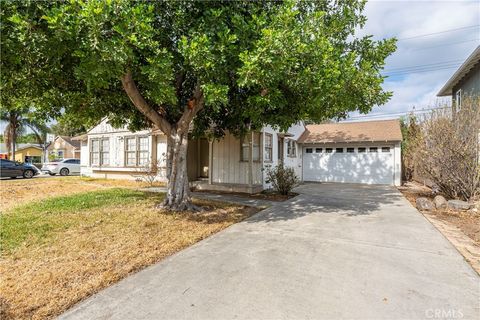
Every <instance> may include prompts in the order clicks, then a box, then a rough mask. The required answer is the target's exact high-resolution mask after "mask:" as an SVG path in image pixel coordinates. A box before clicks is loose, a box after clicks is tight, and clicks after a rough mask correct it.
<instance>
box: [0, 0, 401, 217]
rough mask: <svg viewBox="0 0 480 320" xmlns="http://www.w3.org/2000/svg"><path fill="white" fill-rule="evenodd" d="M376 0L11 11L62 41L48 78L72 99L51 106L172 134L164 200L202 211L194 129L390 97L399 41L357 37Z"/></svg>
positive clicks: (83, 4)
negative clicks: (190, 169)
mask: <svg viewBox="0 0 480 320" xmlns="http://www.w3.org/2000/svg"><path fill="white" fill-rule="evenodd" d="M364 4H365V3H364V2H363V1H358V0H345V1H334V2H331V1H312V2H304V1H299V2H292V1H286V2H281V1H275V2H274V1H155V2H141V1H122V0H111V1H105V0H91V1H75V0H72V1H68V2H52V3H50V4H49V6H48V8H47V7H46V6H43V7H42V8H41V9H42V11H43V12H42V14H41V15H38V14H37V15H36V16H35V13H33V14H32V13H31V11H28V10H26V9H25V8H29V7H32V6H33V7H36V8H38V4H36V3H35V2H30V3H28V2H27V3H26V4H23V3H22V4H20V3H13V4H11V5H13V6H16V7H17V9H16V10H14V12H15V11H16V12H17V13H15V14H14V18H13V19H12V18H11V17H2V20H5V21H8V22H9V26H10V27H11V28H12V29H13V30H14V31H15V32H20V33H27V34H28V32H32V31H29V30H26V29H25V28H24V29H21V27H22V25H23V24H34V25H35V26H36V28H37V29H36V30H41V31H38V32H43V33H44V34H45V35H47V36H46V39H48V41H50V42H53V48H54V49H52V48H42V49H41V50H40V51H41V56H43V55H44V56H45V60H46V61H47V62H45V63H46V64H51V66H50V67H49V68H50V72H51V73H52V75H51V76H47V79H46V82H47V83H50V84H52V88H54V89H55V90H59V91H60V92H61V94H60V97H61V99H60V98H58V97H57V98H56V99H60V100H61V101H62V103H61V105H60V104H59V103H58V101H57V103H51V104H48V106H47V107H45V106H44V105H45V104H42V108H45V109H46V110H47V111H48V113H49V114H55V113H58V112H60V110H61V111H62V112H65V113H72V114H75V115H76V116H77V117H78V118H82V119H85V120H87V119H92V118H100V117H104V116H108V118H109V119H110V121H111V122H112V123H113V124H114V125H121V124H122V125H123V124H127V125H128V126H129V127H130V128H131V129H133V130H135V129H140V128H144V127H156V128H159V129H160V130H161V131H162V132H163V133H165V135H166V136H167V141H168V152H167V162H168V163H167V167H168V172H167V176H168V188H167V189H168V192H167V195H166V198H165V201H164V203H163V205H164V206H165V207H167V208H170V209H173V210H184V209H191V208H192V204H191V200H190V195H189V194H190V193H189V187H188V178H187V170H186V166H187V164H186V153H187V144H188V139H189V136H192V135H193V136H195V135H200V134H205V132H208V133H209V134H210V135H211V136H214V137H220V136H222V135H223V134H224V133H225V132H226V131H227V130H228V131H230V132H233V133H234V134H238V135H241V134H243V133H245V132H246V131H248V130H256V129H258V128H260V127H262V126H263V125H265V124H270V125H272V126H275V127H279V128H281V129H286V128H287V127H289V126H290V125H291V124H293V123H295V122H297V121H299V120H302V119H308V120H311V121H323V120H326V119H330V118H336V117H342V116H345V114H346V113H347V112H349V111H355V110H359V111H360V112H364V113H365V112H368V111H369V110H370V109H371V107H372V106H374V105H381V104H383V103H385V102H386V101H387V100H388V98H389V97H390V93H388V92H384V91H383V90H382V87H381V84H382V82H383V77H382V76H381V74H380V71H381V70H382V68H383V65H384V60H385V58H386V57H387V56H388V55H389V54H391V53H392V52H393V51H394V50H395V44H394V40H382V41H374V40H372V38H371V37H369V36H367V37H356V36H355V31H356V30H357V29H359V28H361V27H362V26H363V25H364V23H365V17H364V16H363V15H362V10H363V8H364ZM18 12H20V13H18ZM2 22H3V21H2ZM19 30H20V31H19ZM36 30H34V31H33V32H37V31H36ZM12 41H13V40H12ZM59 74H63V77H58V75H59Z"/></svg>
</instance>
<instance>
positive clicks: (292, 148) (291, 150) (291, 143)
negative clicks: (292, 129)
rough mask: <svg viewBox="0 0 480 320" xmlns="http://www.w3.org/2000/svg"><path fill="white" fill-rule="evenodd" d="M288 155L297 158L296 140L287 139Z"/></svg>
mask: <svg viewBox="0 0 480 320" xmlns="http://www.w3.org/2000/svg"><path fill="white" fill-rule="evenodd" d="M287 155H288V156H289V157H291V158H295V157H296V156H297V143H296V142H295V140H292V139H288V140H287Z"/></svg>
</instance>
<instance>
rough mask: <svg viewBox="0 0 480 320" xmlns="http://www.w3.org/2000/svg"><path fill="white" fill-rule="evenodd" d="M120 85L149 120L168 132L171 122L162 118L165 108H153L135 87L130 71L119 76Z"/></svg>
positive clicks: (164, 131)
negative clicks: (158, 109) (159, 109)
mask: <svg viewBox="0 0 480 320" xmlns="http://www.w3.org/2000/svg"><path fill="white" fill-rule="evenodd" d="M121 80H122V86H123V89H124V90H125V92H126V93H127V95H128V97H129V98H130V100H131V101H132V103H133V105H134V106H135V107H136V108H137V109H138V110H140V112H142V113H143V114H144V115H145V116H146V117H147V118H148V119H149V120H150V121H152V122H153V123H154V124H155V125H156V126H157V127H158V128H160V130H162V131H163V133H165V134H170V131H171V124H170V123H169V122H168V121H167V120H166V119H165V118H164V115H165V110H163V108H162V109H161V113H159V112H157V111H156V110H155V109H153V108H152V107H151V106H150V105H149V104H148V102H147V101H145V99H144V98H143V96H142V94H141V93H140V91H139V90H138V88H137V85H136V84H135V81H134V80H133V77H132V72H131V71H127V73H126V74H124V75H123V76H122V77H121Z"/></svg>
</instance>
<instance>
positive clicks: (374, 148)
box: [368, 147, 378, 153]
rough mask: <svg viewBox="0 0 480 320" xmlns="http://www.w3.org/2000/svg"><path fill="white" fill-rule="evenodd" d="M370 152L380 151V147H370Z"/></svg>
mask: <svg viewBox="0 0 480 320" xmlns="http://www.w3.org/2000/svg"><path fill="white" fill-rule="evenodd" d="M373 150H375V151H373ZM368 153H378V147H368Z"/></svg>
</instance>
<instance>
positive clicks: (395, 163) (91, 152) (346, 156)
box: [75, 120, 402, 193]
mask: <svg viewBox="0 0 480 320" xmlns="http://www.w3.org/2000/svg"><path fill="white" fill-rule="evenodd" d="M401 139H402V137H401V132H400V123H399V121H398V120H386V121H369V122H352V123H336V124H325V125H307V126H305V125H304V124H303V123H299V124H296V125H294V126H292V127H291V128H289V130H288V131H287V132H279V131H277V130H274V129H272V128H271V127H270V126H267V127H264V128H263V129H262V130H260V132H252V133H249V134H247V135H246V136H245V137H244V138H242V139H239V138H237V137H235V136H233V135H232V134H227V135H226V136H225V137H223V138H222V139H220V140H212V141H208V140H207V139H195V140H191V141H189V145H188V153H187V158H188V159H187V166H188V176H189V180H190V182H191V184H192V186H193V187H195V188H197V189H208V190H223V191H236V192H248V193H253V192H259V191H261V190H263V189H266V188H269V184H268V183H267V182H266V173H267V170H268V169H269V168H272V167H274V166H276V165H277V164H279V162H283V163H284V164H285V165H286V166H288V167H292V168H294V170H295V172H296V174H297V176H298V177H300V179H301V180H303V181H333V182H354V183H367V184H389V185H400V176H401V172H400V167H401V166H400V141H401ZM75 140H77V141H80V142H81V149H82V151H81V161H80V163H81V174H82V175H86V176H92V177H102V178H130V179H135V178H138V177H139V176H140V175H141V174H142V172H143V171H144V170H145V167H146V166H148V165H149V164H150V163H151V161H152V159H157V160H158V163H159V166H160V173H159V179H160V180H165V172H166V168H165V153H166V150H167V139H166V137H165V135H163V134H162V133H161V132H159V131H158V130H157V131H152V130H142V131H138V132H130V131H128V130H127V129H126V128H119V129H116V128H113V127H112V126H111V125H109V124H108V123H107V121H106V120H103V121H102V122H101V123H100V124H99V125H97V126H96V127H94V128H92V129H91V130H90V131H89V132H87V134H86V135H83V136H80V137H76V138H75ZM250 142H251V143H250ZM250 154H251V155H252V157H251V158H250Z"/></svg>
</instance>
